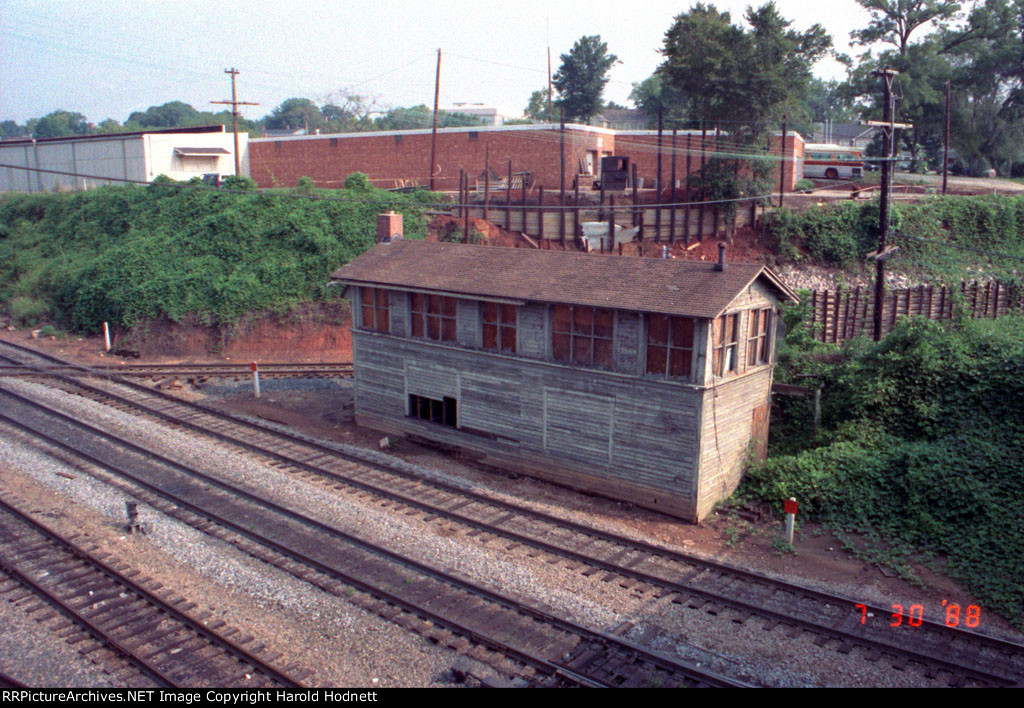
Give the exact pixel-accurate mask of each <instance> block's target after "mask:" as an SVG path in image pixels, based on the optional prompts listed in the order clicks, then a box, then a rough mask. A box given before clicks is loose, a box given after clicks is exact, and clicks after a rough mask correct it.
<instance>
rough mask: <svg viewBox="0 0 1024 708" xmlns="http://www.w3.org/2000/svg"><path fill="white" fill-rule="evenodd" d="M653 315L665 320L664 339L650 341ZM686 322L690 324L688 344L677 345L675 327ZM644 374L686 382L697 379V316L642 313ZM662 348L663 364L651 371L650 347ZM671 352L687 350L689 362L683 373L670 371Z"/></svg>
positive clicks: (698, 351)
mask: <svg viewBox="0 0 1024 708" xmlns="http://www.w3.org/2000/svg"><path fill="white" fill-rule="evenodd" d="M655 317H664V318H665V320H666V329H665V341H664V342H663V343H661V342H652V341H651V336H652V333H653V332H654V331H655V330H654V328H652V326H651V320H652V318H655ZM683 322H687V323H689V326H690V346H689V347H686V346H679V345H677V344H676V343H675V341H676V336H675V328H676V327H678V326H679V325H680V324H681V323H683ZM644 326H645V333H644V341H645V346H644V375H645V376H659V377H662V378H667V379H675V380H677V381H686V382H688V383H694V382H696V380H697V359H698V355H699V353H700V349H699V337H700V323H699V321H698V320H697V318H694V317H685V316H683V315H664V314H660V313H653V312H647V313H644ZM652 348H655V349H664V350H665V355H664V366H663V367H661V371H651V364H652V356H651V353H652V352H651V349H652ZM673 352H689V355H690V363H689V367H688V371H687V373H686V374H685V375H678V374H673V373H672V368H673V366H672V363H673V361H672V359H673Z"/></svg>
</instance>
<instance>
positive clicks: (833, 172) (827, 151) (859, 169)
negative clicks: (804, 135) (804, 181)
mask: <svg viewBox="0 0 1024 708" xmlns="http://www.w3.org/2000/svg"><path fill="white" fill-rule="evenodd" d="M863 173H864V160H863V158H862V157H861V150H860V148H852V147H840V146H839V145H830V144H828V143H808V144H807V145H806V146H805V147H804V177H806V178H812V177H818V178H824V179H853V178H856V177H860V176H861V175H862V174H863Z"/></svg>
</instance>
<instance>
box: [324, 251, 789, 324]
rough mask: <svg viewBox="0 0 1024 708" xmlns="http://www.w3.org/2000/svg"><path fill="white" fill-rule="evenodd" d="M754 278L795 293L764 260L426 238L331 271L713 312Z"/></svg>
mask: <svg viewBox="0 0 1024 708" xmlns="http://www.w3.org/2000/svg"><path fill="white" fill-rule="evenodd" d="M758 278H764V279H765V280H766V282H767V283H768V284H769V285H770V286H771V287H773V288H774V289H775V290H777V291H778V293H779V295H780V296H781V297H782V298H783V299H785V300H793V301H796V300H797V297H796V295H795V294H794V293H793V291H792V290H790V289H789V288H788V287H786V285H785V284H784V283H783V282H782V281H781V280H780V279H779V277H778V276H777V275H775V274H774V273H773V272H772V271H771V270H770V269H768V268H767V267H766V266H763V265H760V264H754V263H729V264H727V265H726V267H725V270H724V271H716V270H715V268H714V263H711V262H706V261H685V260H670V259H660V258H637V257H628V256H600V255H592V254H590V255H588V254H584V253H569V252H562V251H542V250H531V249H523V248H502V247H488V246H473V245H465V244H456V243H431V242H426V241H414V240H408V239H400V240H396V241H393V242H392V243H381V244H377V245H376V246H374V247H373V248H371V249H370V250H369V251H367V252H366V253H364V254H363V255H361V256H359V257H358V258H356V259H354V260H352V261H351V262H349V263H348V264H346V265H344V266H342V267H341V268H339V269H338V270H337V271H335V272H334V274H333V275H331V279H332V280H338V281H341V282H342V283H345V284H347V285H366V286H375V287H392V288H399V289H403V288H405V289H413V290H425V291H429V292H438V293H446V294H453V295H459V296H467V297H468V296H477V297H493V298H503V299H510V300H521V301H532V302H555V303H562V304H573V305H590V306H593V307H610V308H615V309H620V310H634V311H641V312H658V313H663V314H671V315H688V316H691V317H706V318H713V317H717V316H718V315H719V314H721V313H722V312H723V311H724V310H725V309H726V308H727V307H728V306H729V303H730V302H732V301H733V299H735V298H736V296H737V295H739V294H740V293H741V292H743V290H745V289H746V288H747V287H748V286H749V285H750V284H751V283H753V282H754V281H755V280H756V279H758Z"/></svg>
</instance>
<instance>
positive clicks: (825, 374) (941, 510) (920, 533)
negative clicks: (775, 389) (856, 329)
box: [739, 312, 1024, 625]
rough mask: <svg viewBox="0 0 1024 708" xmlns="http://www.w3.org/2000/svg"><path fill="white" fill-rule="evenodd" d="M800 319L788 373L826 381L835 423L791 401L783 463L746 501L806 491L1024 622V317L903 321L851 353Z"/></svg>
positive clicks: (783, 357)
mask: <svg viewBox="0 0 1024 708" xmlns="http://www.w3.org/2000/svg"><path fill="white" fill-rule="evenodd" d="M789 316H790V321H789V325H790V329H789V335H788V336H787V343H786V345H784V346H783V347H782V348H781V349H780V357H779V363H780V366H779V367H778V370H777V373H778V378H779V379H780V380H787V379H789V380H794V378H793V377H794V376H796V375H797V374H802V375H803V377H802V378H800V379H799V383H801V384H804V385H807V384H808V383H809V385H810V386H811V387H812V388H814V387H816V386H817V385H821V386H822V387H823V388H822V398H821V424H820V427H819V428H818V429H817V430H815V429H814V426H813V411H812V408H813V403H812V399H811V398H803V399H800V398H782V399H780V400H778V401H777V405H776V410H775V411H774V413H775V416H776V419H775V421H774V422H773V429H772V447H771V450H770V456H769V458H768V460H767V461H766V462H765V463H764V464H761V465H757V466H754V467H753V468H752V469H751V470H750V471H749V472H748V474H747V477H746V479H745V481H744V483H743V485H742V487H741V489H740V492H739V497H740V498H741V499H748V500H750V499H756V500H768V501H772V502H778V501H779V500H782V499H786V498H788V497H790V496H795V497H796V498H797V499H798V500H799V501H800V504H801V513H807V514H808V515H810V516H811V517H814V518H818V519H822V520H825V521H826V522H829V523H830V524H832V525H833V527H834V528H837V529H838V530H840V532H843V531H845V532H851V531H852V532H856V533H857V534H858V535H859V536H860V537H861V541H860V543H861V544H864V547H865V548H866V549H867V550H868V551H869V552H871V553H873V554H875V556H874V557H875V558H877V559H878V560H882V561H883V562H886V563H888V564H890V565H892V566H893V567H896V568H899V569H903V570H906V568H905V566H904V562H905V561H906V560H909V559H911V558H913V559H914V560H926V559H927V558H928V557H929V555H931V554H934V553H937V554H941V555H942V556H944V557H945V558H946V559H947V561H948V563H947V569H948V571H949V572H950V574H951V575H953V576H954V577H956V578H958V579H960V580H961V581H963V582H964V583H965V584H966V585H967V587H969V588H970V589H971V590H972V591H974V592H975V593H977V594H978V595H979V596H980V597H981V598H982V599H983V600H985V601H986V602H987V604H988V606H989V607H991V608H993V609H996V610H998V611H999V612H1001V613H1002V614H1003V615H1004V616H1006V617H1008V618H1010V619H1011V620H1012V621H1014V622H1016V623H1017V624H1021V625H1024V582H1022V580H1024V527H1022V526H1021V523H1020V519H1022V518H1024V495H1022V494H1021V490H1022V489H1024V465H1022V464H1021V462H1020V461H1021V460H1022V459H1024V406H1021V401H1024V317H1020V316H1009V317H1006V318H1003V319H1000V320H966V319H965V320H961V321H956V322H953V323H948V322H947V323H939V322H933V321H928V320H924V319H920V318H915V319H913V320H903V321H901V323H900V325H899V326H898V327H897V328H896V329H895V331H894V332H892V333H891V334H889V335H888V336H887V337H886V338H885V340H884V341H882V342H881V343H878V344H874V343H872V342H868V341H866V340H863V339H861V340H855V341H853V342H850V343H848V344H847V345H846V346H845V347H843V348H842V349H838V348H836V347H834V346H830V345H823V344H820V343H814V342H813V341H812V340H811V339H810V337H809V336H808V335H807V332H806V330H805V329H804V328H803V327H802V326H801V325H800V324H799V320H800V313H799V312H795V313H794V312H791V313H790V315H789ZM808 374H810V378H807V375H808ZM865 548H862V549H861V550H865ZM879 554H881V555H879ZM908 574H909V571H908Z"/></svg>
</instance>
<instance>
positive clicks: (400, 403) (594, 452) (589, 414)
mask: <svg viewBox="0 0 1024 708" xmlns="http://www.w3.org/2000/svg"><path fill="white" fill-rule="evenodd" d="M528 309H529V308H522V309H521V310H520V326H522V322H523V317H522V314H523V312H525V311H527V310H528ZM520 341H522V338H521V339H520ZM353 348H354V361H355V362H356V370H355V381H356V383H355V387H356V396H355V399H356V417H357V421H359V423H360V424H362V425H367V426H369V427H374V428H379V429H381V430H386V431H388V432H400V433H409V434H415V435H419V436H422V437H426V438H430V439H432V440H436V441H438V442H441V443H445V444H451V445H456V446H459V447H463V448H466V449H469V450H473V451H477V452H480V453H483V454H484V455H486V456H487V458H488V459H489V460H490V461H492V462H494V463H495V464H501V465H503V466H512V467H516V466H518V467H519V468H521V469H526V470H527V471H529V472H531V473H534V474H537V475H538V476H543V477H547V478H550V479H555V480H556V481H560V482H563V483H566V484H570V485H572V486H576V487H579V488H584V489H587V490H591V491H596V492H599V493H605V494H613V495H615V496H619V497H623V498H627V499H630V500H632V501H635V502H637V503H640V504H643V505H646V506H652V507H654V508H661V509H665V510H667V511H669V512H671V513H674V514H676V515H680V516H684V517H686V518H694V517H695V510H696V506H695V504H696V461H697V452H698V445H697V437H698V429H699V423H698V415H699V411H700V408H701V392H700V390H699V389H697V388H696V387H694V386H689V385H685V384H678V383H674V382H667V381H665V380H660V381H659V380H648V379H643V378H636V377H633V376H625V375H621V374H616V373H610V372H600V371H593V370H587V369H576V368H571V367H568V366H562V365H558V364H551V363H545V362H539V361H530V360H528V359H525V358H523V357H508V356H501V355H497V354H491V353H485V352H478V351H466V350H462V349H459V348H457V347H449V346H443V345H439V344H433V343H427V342H422V341H418V340H409V339H399V338H396V337H390V336H387V335H382V334H376V333H370V332H360V331H358V330H357V331H354V332H353ZM409 394H417V395H421V396H427V397H430V398H434V399H440V398H443V397H444V396H450V397H453V398H455V399H457V400H458V418H459V428H460V430H456V429H454V428H451V427H446V426H443V425H440V424H436V423H429V422H425V421H422V420H418V419H415V418H411V417H408V415H407V413H408V411H407V405H408V396H409Z"/></svg>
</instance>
